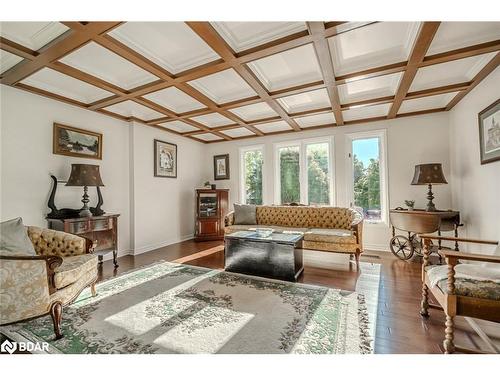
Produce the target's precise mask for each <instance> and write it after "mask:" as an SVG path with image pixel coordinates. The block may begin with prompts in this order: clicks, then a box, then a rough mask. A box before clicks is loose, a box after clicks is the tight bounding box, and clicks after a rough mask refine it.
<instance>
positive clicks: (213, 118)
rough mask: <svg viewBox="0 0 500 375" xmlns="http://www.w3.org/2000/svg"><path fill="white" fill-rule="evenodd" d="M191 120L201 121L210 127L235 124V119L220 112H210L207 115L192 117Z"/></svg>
mask: <svg viewBox="0 0 500 375" xmlns="http://www.w3.org/2000/svg"><path fill="white" fill-rule="evenodd" d="M191 120H194V121H196V122H199V123H200V124H203V125H205V126H208V127H209V128H215V127H218V126H224V125H230V124H234V121H232V120H230V119H228V118H227V117H225V116H223V115H221V114H220V113H209V114H207V115H201V116H196V117H192V118H191Z"/></svg>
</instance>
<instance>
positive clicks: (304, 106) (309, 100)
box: [278, 89, 331, 113]
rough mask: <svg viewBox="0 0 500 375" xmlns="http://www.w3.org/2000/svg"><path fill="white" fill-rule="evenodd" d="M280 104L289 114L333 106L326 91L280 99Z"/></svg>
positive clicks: (310, 92) (321, 90)
mask: <svg viewBox="0 0 500 375" xmlns="http://www.w3.org/2000/svg"><path fill="white" fill-rule="evenodd" d="M278 102H279V103H280V104H281V105H282V106H283V108H284V109H285V111H287V112H288V113H297V112H302V111H309V110H312V109H319V108H326V107H328V106H330V105H331V103H330V98H329V97H328V93H327V91H326V89H319V90H314V91H308V92H304V93H301V94H296V95H291V96H286V97H284V98H279V99H278Z"/></svg>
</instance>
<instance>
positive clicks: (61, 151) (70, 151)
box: [52, 122, 102, 160]
mask: <svg viewBox="0 0 500 375" xmlns="http://www.w3.org/2000/svg"><path fill="white" fill-rule="evenodd" d="M52 152H53V153H54V154H57V155H66V156H75V157H78V158H88V159H99V160H101V159H102V134H100V133H95V132H92V131H89V130H85V129H79V128H74V127H72V126H68V125H63V124H58V123H56V122H54V132H53V142H52Z"/></svg>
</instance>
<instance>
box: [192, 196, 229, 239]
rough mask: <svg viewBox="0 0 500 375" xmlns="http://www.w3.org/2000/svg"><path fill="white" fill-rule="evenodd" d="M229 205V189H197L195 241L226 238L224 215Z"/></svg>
mask: <svg viewBox="0 0 500 375" xmlns="http://www.w3.org/2000/svg"><path fill="white" fill-rule="evenodd" d="M228 205H229V190H228V189H215V190H212V189H196V228H195V241H213V240H222V239H224V217H225V216H226V214H227V211H228Z"/></svg>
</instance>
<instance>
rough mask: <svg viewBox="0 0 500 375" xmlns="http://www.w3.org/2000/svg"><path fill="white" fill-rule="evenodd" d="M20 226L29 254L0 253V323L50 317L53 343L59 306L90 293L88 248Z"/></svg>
mask: <svg viewBox="0 0 500 375" xmlns="http://www.w3.org/2000/svg"><path fill="white" fill-rule="evenodd" d="M18 220H19V222H20V223H21V224H22V221H21V220H20V219H18ZM25 228H26V231H27V234H28V237H29V240H30V241H31V243H32V244H33V249H34V252H35V254H32V255H26V254H25V253H22V254H19V253H17V254H12V253H8V252H5V251H4V250H5V249H2V251H1V252H0V325H5V324H10V323H14V322H18V321H22V320H27V319H31V318H35V317H39V316H41V315H45V314H50V315H51V317H52V321H53V323H54V332H55V335H56V339H59V338H61V337H62V333H61V329H60V323H61V317H62V308H63V306H65V305H68V304H69V303H71V302H72V301H74V300H75V299H76V298H77V297H78V295H79V294H80V293H81V292H82V291H83V289H85V288H86V287H88V286H90V287H91V290H92V295H93V296H95V294H96V292H95V282H96V280H97V256H96V255H94V254H92V252H93V250H94V246H93V244H92V241H90V240H88V239H85V238H82V237H79V236H76V235H73V234H69V233H65V232H59V231H55V230H50V229H42V228H38V227H25ZM27 241H28V240H27ZM28 245H29V243H28Z"/></svg>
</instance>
